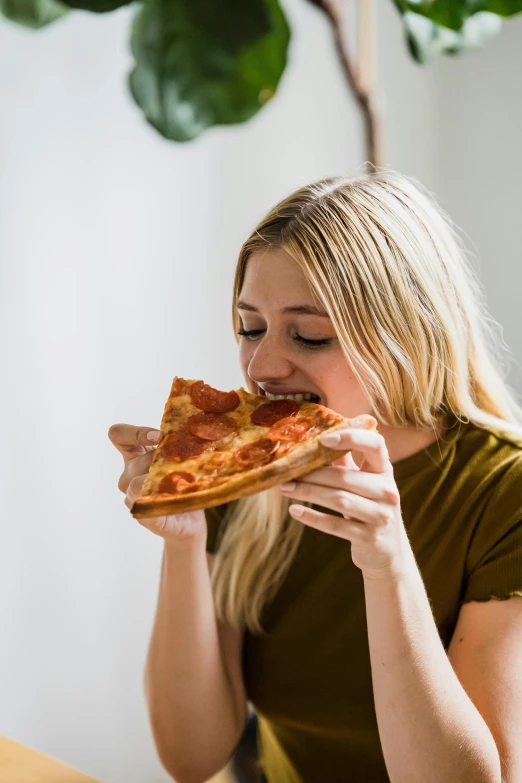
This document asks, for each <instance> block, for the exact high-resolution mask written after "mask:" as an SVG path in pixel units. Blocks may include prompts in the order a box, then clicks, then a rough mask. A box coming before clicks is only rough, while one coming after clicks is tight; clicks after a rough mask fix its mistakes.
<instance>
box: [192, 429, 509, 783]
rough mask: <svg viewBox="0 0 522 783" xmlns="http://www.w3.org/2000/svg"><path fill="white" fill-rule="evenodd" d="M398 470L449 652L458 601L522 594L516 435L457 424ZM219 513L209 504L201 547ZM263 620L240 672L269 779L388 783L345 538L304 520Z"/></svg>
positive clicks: (407, 518)
mask: <svg viewBox="0 0 522 783" xmlns="http://www.w3.org/2000/svg"><path fill="white" fill-rule="evenodd" d="M394 476H395V481H396V483H397V487H398V489H399V492H400V497H401V509H402V517H403V520H404V525H405V527H406V530H407V532H408V537H409V540H410V543H411V547H412V549H413V552H414V554H415V558H416V561H417V564H418V567H419V569H420V572H421V574H422V577H423V581H424V584H425V587H426V592H427V594H428V597H429V599H430V603H431V607H432V611H433V616H434V618H435V621H436V625H437V628H438V630H439V634H440V637H441V640H442V643H443V645H444V648H445V649H447V648H448V646H449V643H450V641H451V637H452V634H453V631H454V629H455V625H456V621H457V616H458V613H459V608H460V606H461V604H462V603H465V602H466V601H487V600H488V599H490V598H496V599H503V598H508V597H509V596H512V595H515V594H516V595H522V436H521V437H518V436H513V435H510V434H508V433H505V432H503V431H500V430H497V429H494V428H491V427H488V428H482V427H477V426H476V425H473V424H457V425H455V426H454V427H452V428H451V429H450V430H448V431H447V432H446V434H445V436H444V439H443V440H442V441H441V440H439V441H438V442H436V443H432V444H431V445H430V446H428V448H426V449H424V450H422V451H420V452H417V453H416V454H413V455H411V456H410V457H407V458H405V459H403V460H401V461H399V462H396V463H395V464H394ZM223 512H224V507H219V508H218V509H211V510H209V511H207V522H208V544H207V549H208V551H211V552H212V551H215V546H216V537H217V533H218V528H219V524H220V520H221V519H222V517H223ZM330 513H332V512H330ZM261 622H262V625H263V628H264V629H265V630H266V631H267V632H268V633H267V635H266V636H258V635H252V634H251V633H250V632H248V631H247V632H245V639H244V649H243V673H244V679H245V686H246V691H247V697H248V700H249V701H250V702H251V703H252V705H253V707H254V709H255V710H256V713H257V715H258V719H259V723H258V746H259V751H260V759H261V766H262V769H263V772H264V774H265V776H266V779H267V781H268V783H326V781H327V782H328V783H347V781H350V780H353V781H354V783H355V781H356V782H357V783H389V777H388V775H387V772H386V766H385V763H384V758H383V754H382V750H381V745H380V741H379V734H378V729H377V720H376V715H375V708H374V702H373V691H372V677H371V667H370V656H369V648H368V636H367V626H366V612H365V602H364V585H363V578H362V574H361V571H360V569H359V568H357V567H356V566H355V565H354V564H353V562H352V559H351V544H350V542H349V541H346V540H344V539H340V538H338V537H335V536H332V535H328V534H326V533H322V532H320V531H317V530H314V529H313V528H310V527H307V526H305V528H304V533H303V537H302V539H301V542H300V545H299V549H298V551H297V553H296V556H295V559H294V561H293V563H292V565H291V567H290V569H289V571H288V574H287V576H286V578H285V580H284V581H283V583H282V585H281V587H280V589H279V590H278V592H277V594H276V596H275V598H274V599H273V600H272V601H271V602H270V603H269V604H268V605H267V606H266V607H265V610H264V612H263V615H262V617H261Z"/></svg>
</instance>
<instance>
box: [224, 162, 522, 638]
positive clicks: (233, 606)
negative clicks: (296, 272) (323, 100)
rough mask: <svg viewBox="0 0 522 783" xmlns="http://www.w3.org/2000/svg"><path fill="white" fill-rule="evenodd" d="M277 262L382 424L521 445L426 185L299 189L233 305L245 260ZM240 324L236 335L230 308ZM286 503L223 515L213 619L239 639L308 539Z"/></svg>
mask: <svg viewBox="0 0 522 783" xmlns="http://www.w3.org/2000/svg"><path fill="white" fill-rule="evenodd" d="M276 248H277V249H279V248H280V249H282V250H284V251H285V252H286V253H287V254H288V255H289V256H290V257H291V258H292V259H293V260H294V261H295V262H296V263H297V264H298V265H299V267H300V268H301V270H302V271H303V273H304V275H305V276H306V278H307V280H308V282H309V284H310V286H311V288H312V291H313V292H314V294H315V295H316V296H317V298H318V299H319V301H320V302H321V303H322V305H323V306H324V308H325V309H326V311H327V312H328V314H329V316H330V318H331V320H332V323H333V325H334V327H335V330H336V333H337V336H338V339H339V341H340V345H341V347H342V349H343V352H344V354H345V356H346V357H347V359H348V357H349V361H350V364H351V366H352V369H353V372H354V374H355V376H356V378H357V380H358V381H359V383H360V384H361V385H362V387H363V388H364V389H365V390H366V392H367V394H368V395H369V397H370V400H371V403H372V406H373V410H372V413H373V415H374V416H375V418H376V419H377V420H378V421H379V422H380V423H382V424H385V425H389V426H394V427H401V426H405V425H409V424H410V425H416V426H417V427H419V428H422V429H427V430H428V429H431V430H436V428H437V426H438V425H440V423H441V421H444V420H446V419H447V418H450V417H454V418H456V419H458V420H459V421H463V422H467V421H471V422H473V423H476V424H478V425H479V426H480V425H485V426H487V425H493V426H495V427H500V428H503V429H506V430H508V431H509V430H512V431H516V432H517V433H519V434H520V433H522V428H521V427H520V425H521V424H522V408H521V407H520V406H519V404H518V403H517V401H516V399H515V397H514V395H513V393H512V392H511V391H510V389H509V388H508V386H507V385H506V383H505V381H504V379H503V375H504V372H505V368H503V367H502V366H501V364H500V363H498V357H499V356H500V355H501V354H502V353H504V354H505V355H506V356H507V349H506V346H505V344H504V343H503V341H502V340H501V337H500V336H499V335H498V334H497V333H496V332H495V328H494V327H495V326H496V324H495V322H494V321H493V319H492V318H491V317H490V316H489V315H488V313H487V310H486V306H485V303H484V294H483V290H482V287H481V284H480V282H479V280H478V278H477V277H476V275H475V273H474V271H473V269H472V267H471V265H470V263H469V261H468V258H467V251H466V249H465V247H464V244H463V242H462V241H461V239H460V237H459V235H458V234H457V231H456V230H455V228H454V226H453V225H452V223H451V221H450V220H449V218H448V217H447V215H446V214H445V213H444V212H443V210H442V209H441V208H440V206H438V204H436V202H435V200H434V199H433V198H432V196H431V195H430V194H429V193H428V192H427V191H425V190H424V188H422V186H421V185H419V183H417V182H416V181H415V180H413V179H411V178H407V177H405V176H402V175H400V174H398V173H396V172H392V171H389V170H382V169H380V170H377V172H376V173H373V174H364V175H360V176H354V177H330V178H327V179H323V180H321V181H319V182H315V183H313V184H310V185H307V186H305V187H302V188H299V190H297V191H295V192H294V193H292V194H290V195H289V196H287V198H285V199H283V201H281V202H280V203H279V204H277V205H276V206H275V207H274V208H273V209H272V210H271V211H270V212H269V213H268V215H267V216H266V217H265V218H264V219H263V220H262V221H261V222H260V223H259V225H258V226H257V227H256V228H255V229H254V231H253V232H252V234H251V235H250V237H249V238H248V239H247V240H246V242H245V243H244V245H243V247H242V248H241V251H240V253H239V259H238V263H237V268H236V275H235V283H234V297H233V298H234V304H235V302H236V301H237V299H238V298H239V293H240V290H241V287H242V285H243V279H244V275H245V269H246V265H247V263H248V259H249V258H250V256H251V255H252V254H253V253H255V252H257V251H260V250H262V251H266V250H270V249H276ZM233 322H234V328H235V331H236V333H237V331H238V328H239V327H240V322H239V318H238V315H237V312H236V310H235V308H234V310H233ZM289 503H290V501H289V500H288V499H287V498H284V497H283V496H282V495H281V493H280V492H279V490H278V488H277V487H276V488H275V489H272V490H269V491H267V492H262V493H259V494H258V495H254V496H251V497H248V498H243V499H242V500H240V501H237V502H236V503H234V504H231V507H230V508H229V509H228V510H227V514H226V517H225V519H224V520H223V524H222V525H221V531H220V532H221V534H222V535H221V536H220V538H221V540H220V542H219V547H218V550H217V557H216V561H215V564H214V568H213V573H212V589H213V594H214V601H215V607H216V613H217V616H218V617H219V618H220V619H221V620H222V621H224V622H226V623H228V624H229V625H230V626H232V627H233V628H235V629H236V630H241V629H242V628H243V627H245V626H246V627H247V628H248V629H249V630H250V631H251V632H252V633H259V634H262V633H264V631H263V628H262V624H261V615H262V610H263V607H264V606H265V605H266V604H267V603H268V601H269V600H270V599H271V598H273V596H274V595H275V593H276V591H277V589H278V587H279V586H280V584H281V582H282V580H283V578H284V576H285V574H286V573H287V571H288V569H289V567H290V565H291V563H292V560H293V558H294V556H295V554H296V551H297V548H298V546H299V542H300V540H301V536H302V534H303V525H302V524H301V523H300V522H297V521H296V520H293V519H292V518H291V517H290V516H289V515H288V507H289ZM225 523H226V524H225Z"/></svg>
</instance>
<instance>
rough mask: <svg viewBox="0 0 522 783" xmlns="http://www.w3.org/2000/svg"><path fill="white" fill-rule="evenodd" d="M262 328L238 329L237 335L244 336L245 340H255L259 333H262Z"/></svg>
mask: <svg viewBox="0 0 522 783" xmlns="http://www.w3.org/2000/svg"><path fill="white" fill-rule="evenodd" d="M264 331H265V330H264V329H250V330H247V329H240V330H239V331H238V335H239V336H240V337H246V339H247V340H255V339H256V337H257V336H258V335H259V334H263V332H264Z"/></svg>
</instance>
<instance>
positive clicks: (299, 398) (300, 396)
mask: <svg viewBox="0 0 522 783" xmlns="http://www.w3.org/2000/svg"><path fill="white" fill-rule="evenodd" d="M258 388H259V393H260V394H262V395H263V397H266V398H267V399H268V400H295V402H297V403H299V404H300V403H302V402H315V403H321V397H320V396H319V395H318V394H313V393H312V392H289V393H287V394H273V393H272V392H268V391H265V390H264V389H262V388H261V386H258Z"/></svg>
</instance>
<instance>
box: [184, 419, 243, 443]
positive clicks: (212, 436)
mask: <svg viewBox="0 0 522 783" xmlns="http://www.w3.org/2000/svg"><path fill="white" fill-rule="evenodd" d="M188 428H189V432H191V433H192V434H193V435H197V436H198V438H203V440H221V438H226V437H227V435H231V434H232V433H233V432H235V431H236V429H237V424H236V422H235V421H234V419H232V418H231V417H230V416H226V415H225V414H224V413H196V415H195V416H191V417H190V419H189V420H188Z"/></svg>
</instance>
